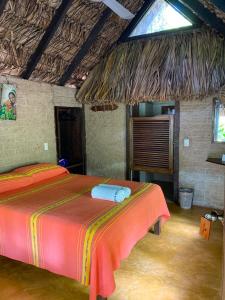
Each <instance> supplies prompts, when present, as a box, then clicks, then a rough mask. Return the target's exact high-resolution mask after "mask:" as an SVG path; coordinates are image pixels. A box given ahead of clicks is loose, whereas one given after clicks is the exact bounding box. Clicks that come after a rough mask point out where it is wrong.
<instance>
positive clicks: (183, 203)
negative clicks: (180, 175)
mask: <svg viewBox="0 0 225 300" xmlns="http://www.w3.org/2000/svg"><path fill="white" fill-rule="evenodd" d="M193 194H194V190H193V189H191V188H180V189H179V202H180V207H181V208H184V209H190V208H191V207H192V202H193Z"/></svg>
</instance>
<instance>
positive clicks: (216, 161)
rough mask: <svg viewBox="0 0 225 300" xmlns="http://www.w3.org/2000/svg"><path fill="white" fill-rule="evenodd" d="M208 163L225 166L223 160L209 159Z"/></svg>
mask: <svg viewBox="0 0 225 300" xmlns="http://www.w3.org/2000/svg"><path fill="white" fill-rule="evenodd" d="M206 161H208V162H210V163H213V164H217V165H223V166H225V162H222V158H213V157H208V158H207V160H206Z"/></svg>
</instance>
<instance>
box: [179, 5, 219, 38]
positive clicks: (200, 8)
mask: <svg viewBox="0 0 225 300" xmlns="http://www.w3.org/2000/svg"><path fill="white" fill-rule="evenodd" d="M179 1H180V2H181V3H183V4H184V5H186V6H187V7H189V8H190V9H191V10H192V11H193V12H194V13H196V14H197V15H198V16H199V17H200V18H201V19H202V20H203V21H204V22H205V23H206V24H207V25H209V26H210V27H212V28H213V29H215V30H216V31H217V32H219V33H221V34H222V35H223V36H224V37H225V24H224V23H223V22H222V20H220V19H218V18H217V16H216V15H215V14H213V13H212V12H210V11H209V10H208V9H207V8H205V7H204V5H203V4H201V3H200V2H199V1H197V0H196V1H192V0H179Z"/></svg>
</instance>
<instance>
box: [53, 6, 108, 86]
mask: <svg viewBox="0 0 225 300" xmlns="http://www.w3.org/2000/svg"><path fill="white" fill-rule="evenodd" d="M111 12H112V11H111V9H109V8H106V9H105V10H104V11H103V13H102V15H101V17H100V19H99V20H98V22H97V23H96V24H95V25H94V27H93V29H92V30H91V32H90V34H89V36H88V38H87V40H86V41H85V42H84V44H83V45H82V47H81V48H80V50H79V51H78V53H76V54H75V56H74V58H73V59H72V61H71V63H70V64H69V65H68V67H67V68H66V70H65V72H64V74H63V75H62V77H61V78H60V79H59V82H58V84H59V85H61V86H63V85H65V83H66V82H67V81H68V80H69V78H70V77H71V75H72V74H73V72H74V71H75V70H76V68H77V67H78V66H79V64H80V63H81V61H82V60H83V58H84V57H85V56H86V54H87V53H88V51H89V50H90V48H91V46H92V45H93V43H94V42H95V40H96V39H97V36H98V34H99V32H100V31H101V30H102V28H103V26H104V24H105V23H106V21H107V20H108V18H109V16H110V15H111Z"/></svg>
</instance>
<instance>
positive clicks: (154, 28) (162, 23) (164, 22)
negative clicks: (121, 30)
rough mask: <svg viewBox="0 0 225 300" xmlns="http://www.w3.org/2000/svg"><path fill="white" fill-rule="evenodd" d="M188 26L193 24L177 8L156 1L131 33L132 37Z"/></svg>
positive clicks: (162, 1) (163, 0)
mask: <svg viewBox="0 0 225 300" xmlns="http://www.w3.org/2000/svg"><path fill="white" fill-rule="evenodd" d="M188 26H192V23H191V22H190V21H189V20H188V19H186V18H185V17H184V16H183V15H182V14H181V13H179V12H178V11H177V10H176V9H175V8H173V7H172V6H171V5H170V4H168V3H167V2H166V1H165V0H156V1H155V2H154V3H153V5H152V6H151V7H150V8H149V10H148V11H147V13H146V14H145V15H144V17H143V18H142V19H141V20H140V22H139V23H138V25H137V26H136V27H135V29H134V30H133V31H132V32H131V34H130V37H134V36H139V35H145V34H151V33H155V32H161V31H165V30H170V29H178V28H183V27H188Z"/></svg>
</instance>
